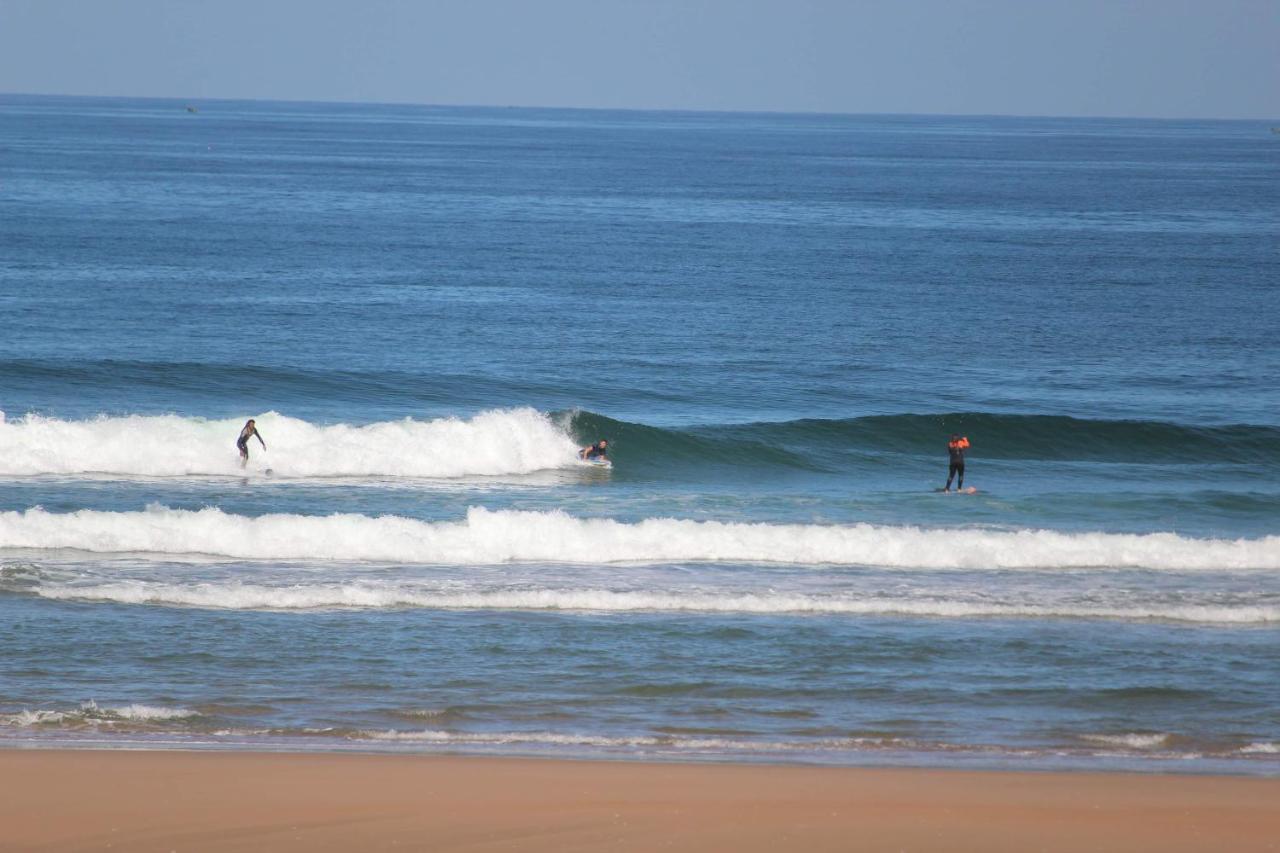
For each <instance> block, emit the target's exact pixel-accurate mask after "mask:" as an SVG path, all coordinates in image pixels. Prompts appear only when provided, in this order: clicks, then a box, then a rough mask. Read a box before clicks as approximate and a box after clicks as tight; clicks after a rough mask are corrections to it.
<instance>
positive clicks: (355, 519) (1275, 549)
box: [0, 505, 1280, 571]
mask: <svg viewBox="0 0 1280 853" xmlns="http://www.w3.org/2000/svg"><path fill="white" fill-rule="evenodd" d="M0 548H5V549H38V550H48V549H68V550H76V551H88V552H94V553H102V554H113V553H114V554H136V553H141V554H159V555H166V556H179V555H199V554H203V555H212V556H215V557H225V558H231V559H242V560H268V561H270V560H275V561H281V560H302V561H306V560H349V561H370V562H389V563H411V564H412V563H429V564H452V565H474V564H484V565H491V564H500V563H508V562H548V563H586V564H601V563H620V562H638V563H679V562H712V563H714V562H736V563H743V562H745V563H797V564H834V565H870V566H881V567H887V568H919V569H1065V568H1145V569H1172V570H1192V571H1194V570H1206V571H1212V570H1247V569H1259V570H1274V569H1280V536H1268V537H1265V538H1261V539H1234V540H1227V539H1193V538H1188V537H1184V536H1179V535H1176V534H1173V533H1150V534H1114V533H1061V532H1057V531H1051V530H1027V529H1024V530H1016V531H998V530H985V529H959V530H945V529H943V530H937V529H922V528H918V527H892V526H877V525H871V524H854V525H813V524H763V523H760V524H746V523H727V522H716V521H689V520H681V519H672V518H650V519H646V520H644V521H640V522H636V523H623V522H618V521H613V520H610V519H580V518H574V517H572V516H569V515H567V514H565V513H563V512H559V511H554V512H524V511H515V510H502V511H491V510H487V509H483V508H478V507H472V508H471V509H469V510H468V511H467V515H466V518H465V519H464V520H461V521H439V522H428V521H419V520H416V519H411V518H404V517H400V516H390V515H388V516H378V517H371V516H365V515H354V514H340V515H328V516H303V515H290V514H276V515H263V516H257V517H247V516H240V515H231V514H228V513H225V512H223V511H222V510H219V509H216V508H206V509H202V510H181V509H170V508H168V507H163V506H156V505H153V506H150V507H148V508H147V509H146V510H143V511H138V512H99V511H93V510H80V511H78V512H73V513H51V512H47V511H45V510H43V509H41V508H39V507H36V508H33V509H29V510H25V511H23V512H4V513H0Z"/></svg>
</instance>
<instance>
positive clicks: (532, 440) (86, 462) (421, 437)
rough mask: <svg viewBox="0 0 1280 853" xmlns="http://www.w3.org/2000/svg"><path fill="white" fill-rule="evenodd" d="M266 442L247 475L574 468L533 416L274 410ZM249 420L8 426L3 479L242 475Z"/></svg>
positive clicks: (2, 431) (3, 423)
mask: <svg viewBox="0 0 1280 853" xmlns="http://www.w3.org/2000/svg"><path fill="white" fill-rule="evenodd" d="M256 420H257V425H258V428H259V430H260V431H261V432H262V435H263V438H264V440H265V441H266V444H267V448H268V449H267V450H266V451H264V450H263V449H262V447H261V445H259V444H258V442H257V440H256V439H254V440H251V441H250V445H249V451H250V456H251V459H250V463H249V466H248V471H249V472H250V473H253V472H261V471H265V470H266V469H267V468H271V469H272V471H273V473H274V474H275V475H276V476H279V477H288V478H306V477H463V476H483V475H501V474H525V473H529V472H532V471H538V470H543V469H548V468H559V467H567V466H570V465H573V464H574V463H575V461H576V446H575V444H574V442H573V440H572V439H571V438H570V437H569V434H568V433H567V432H566V431H565V430H564V429H563V428H562V427H561V426H559V425H557V424H556V423H555V422H553V421H552V419H551V418H550V417H548V416H547V415H545V414H543V413H541V412H538V411H536V410H534V409H529V408H522V409H502V410H494V411H489V412H484V413H481V414H478V415H476V416H475V417H472V418H469V419H462V418H440V419H437V420H427V421H423V420H414V419H412V418H405V419H404V420H399V421H385V422H381V423H372V424H367V425H365V426H353V425H350V424H333V425H328V426H321V425H317V424H312V423H309V422H307V421H303V420H298V419H297V418H290V417H286V416H284V415H280V414H277V413H275V412H268V413H266V414H262V415H257V416H256ZM243 426H244V421H243V420H240V419H236V420H205V419H203V418H187V417H180V416H177V415H159V416H143V415H130V416H127V417H100V418H95V419H92V420H79V421H77V420H60V419H57V418H45V417H41V416H39V415H27V416H25V417H22V418H18V419H17V420H3V419H0V476H32V475H41V474H54V475H76V474H108V475H115V476H120V477H193V476H194V477H200V476H227V475H233V474H240V473H241V468H240V463H239V454H238V451H237V450H236V448H235V440H236V437H237V436H238V435H239V433H240V429H241V427H243Z"/></svg>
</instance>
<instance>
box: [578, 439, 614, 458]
mask: <svg viewBox="0 0 1280 853" xmlns="http://www.w3.org/2000/svg"><path fill="white" fill-rule="evenodd" d="M578 458H579V459H586V460H587V461H588V462H589V461H591V460H592V459H602V460H604V461H606V462H607V461H609V439H607V438H602V439H600V440H599V441H597V442H596V443H595V444H591V445H588V446H586V447H584V448H582V449H581V450H579V451H578Z"/></svg>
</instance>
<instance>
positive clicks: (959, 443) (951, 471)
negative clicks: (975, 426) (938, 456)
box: [942, 433, 969, 492]
mask: <svg viewBox="0 0 1280 853" xmlns="http://www.w3.org/2000/svg"><path fill="white" fill-rule="evenodd" d="M968 449H969V439H968V438H967V437H965V436H963V435H960V434H958V433H952V434H951V440H950V441H948V442H947V453H949V454H951V467H950V468H948V469H947V484H946V485H945V486H943V487H942V491H944V492H949V491H951V478H952V477H955V476H956V475H957V474H958V475H959V476H960V479H959V480H958V481H957V482H956V491H957V492H963V491H964V452H965V451H966V450H968Z"/></svg>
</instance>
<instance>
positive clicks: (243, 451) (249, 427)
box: [236, 418, 267, 468]
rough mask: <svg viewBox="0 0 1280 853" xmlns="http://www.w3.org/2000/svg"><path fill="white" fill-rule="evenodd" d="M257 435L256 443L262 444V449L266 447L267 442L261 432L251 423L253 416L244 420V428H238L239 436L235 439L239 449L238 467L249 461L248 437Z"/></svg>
mask: <svg viewBox="0 0 1280 853" xmlns="http://www.w3.org/2000/svg"><path fill="white" fill-rule="evenodd" d="M255 436H256V437H257V439H258V443H259V444H261V445H262V449H263V450H266V449H267V443H266V442H265V441H263V440H262V434H261V433H259V432H258V428H257V427H256V426H254V424H253V418H249V420H248V421H246V422H245V425H244V429H242V430H240V437H239V438H237V439H236V447H237V448H239V450H240V467H241V468H243V467H244V466H245V465H246V464H247V463H248V462H249V439H251V438H254V437H255Z"/></svg>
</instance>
